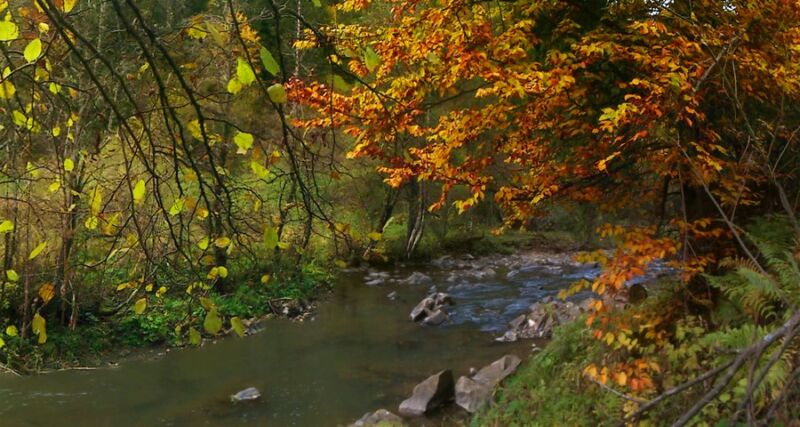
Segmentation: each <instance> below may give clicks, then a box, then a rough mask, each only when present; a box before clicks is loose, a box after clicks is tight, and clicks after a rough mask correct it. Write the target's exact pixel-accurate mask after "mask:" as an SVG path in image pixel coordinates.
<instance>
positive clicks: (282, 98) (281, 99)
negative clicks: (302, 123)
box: [267, 83, 286, 104]
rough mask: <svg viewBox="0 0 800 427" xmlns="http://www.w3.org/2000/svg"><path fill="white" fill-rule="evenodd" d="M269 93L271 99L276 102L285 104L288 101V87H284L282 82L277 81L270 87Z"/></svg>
mask: <svg viewBox="0 0 800 427" xmlns="http://www.w3.org/2000/svg"><path fill="white" fill-rule="evenodd" d="M267 95H269V99H271V100H272V102H274V103H276V104H283V103H285V102H286V89H284V88H283V85H281V84H280V83H275V84H274V85H272V86H270V87H268V88H267Z"/></svg>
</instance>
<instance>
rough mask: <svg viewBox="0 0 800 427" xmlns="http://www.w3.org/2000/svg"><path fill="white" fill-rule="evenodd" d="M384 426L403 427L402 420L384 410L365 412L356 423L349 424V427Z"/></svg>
mask: <svg viewBox="0 0 800 427" xmlns="http://www.w3.org/2000/svg"><path fill="white" fill-rule="evenodd" d="M378 425H380V426H385V427H395V426H404V425H405V424H404V423H403V419H402V418H400V417H398V416H397V415H395V414H394V413H392V412H391V411H387V410H386V409H378V410H377V411H375V412H367V413H366V414H364V416H363V417H361V418H359V419H358V421H356V422H354V423H353V424H350V427H368V426H378Z"/></svg>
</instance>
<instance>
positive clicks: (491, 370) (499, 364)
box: [456, 355, 521, 412]
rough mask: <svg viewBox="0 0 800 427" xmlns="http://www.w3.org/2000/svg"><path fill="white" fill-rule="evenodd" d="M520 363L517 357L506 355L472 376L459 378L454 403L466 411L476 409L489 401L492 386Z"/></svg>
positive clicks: (498, 382) (512, 371)
mask: <svg viewBox="0 0 800 427" xmlns="http://www.w3.org/2000/svg"><path fill="white" fill-rule="evenodd" d="M520 363H521V360H520V358H519V357H517V356H513V355H506V356H503V357H501V358H500V359H498V360H495V361H494V362H492V363H491V364H489V365H487V366H485V367H483V368H482V369H481V370H480V371H478V372H477V373H476V374H475V375H473V376H472V378H468V377H461V378H459V379H458V383H456V405H458V406H460V407H462V408H464V409H465V410H466V411H467V412H475V411H477V410H478V409H479V408H480V407H481V406H483V405H485V404H486V403H487V402H488V401H489V399H490V398H491V396H492V391H493V390H494V388H495V387H496V386H497V385H498V384H500V382H501V381H503V380H504V379H505V378H506V377H508V376H509V375H511V374H512V373H514V371H515V370H516V369H517V367H518V366H519V364H520Z"/></svg>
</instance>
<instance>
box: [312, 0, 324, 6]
mask: <svg viewBox="0 0 800 427" xmlns="http://www.w3.org/2000/svg"><path fill="white" fill-rule="evenodd" d="M311 3H314V7H322V1H320V0H311Z"/></svg>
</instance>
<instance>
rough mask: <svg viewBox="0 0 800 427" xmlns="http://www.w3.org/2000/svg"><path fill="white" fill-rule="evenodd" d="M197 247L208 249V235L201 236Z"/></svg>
mask: <svg viewBox="0 0 800 427" xmlns="http://www.w3.org/2000/svg"><path fill="white" fill-rule="evenodd" d="M197 247H198V248H200V249H201V250H206V249H208V237H203V238H202V239H201V240H200V241H199V242H197Z"/></svg>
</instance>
